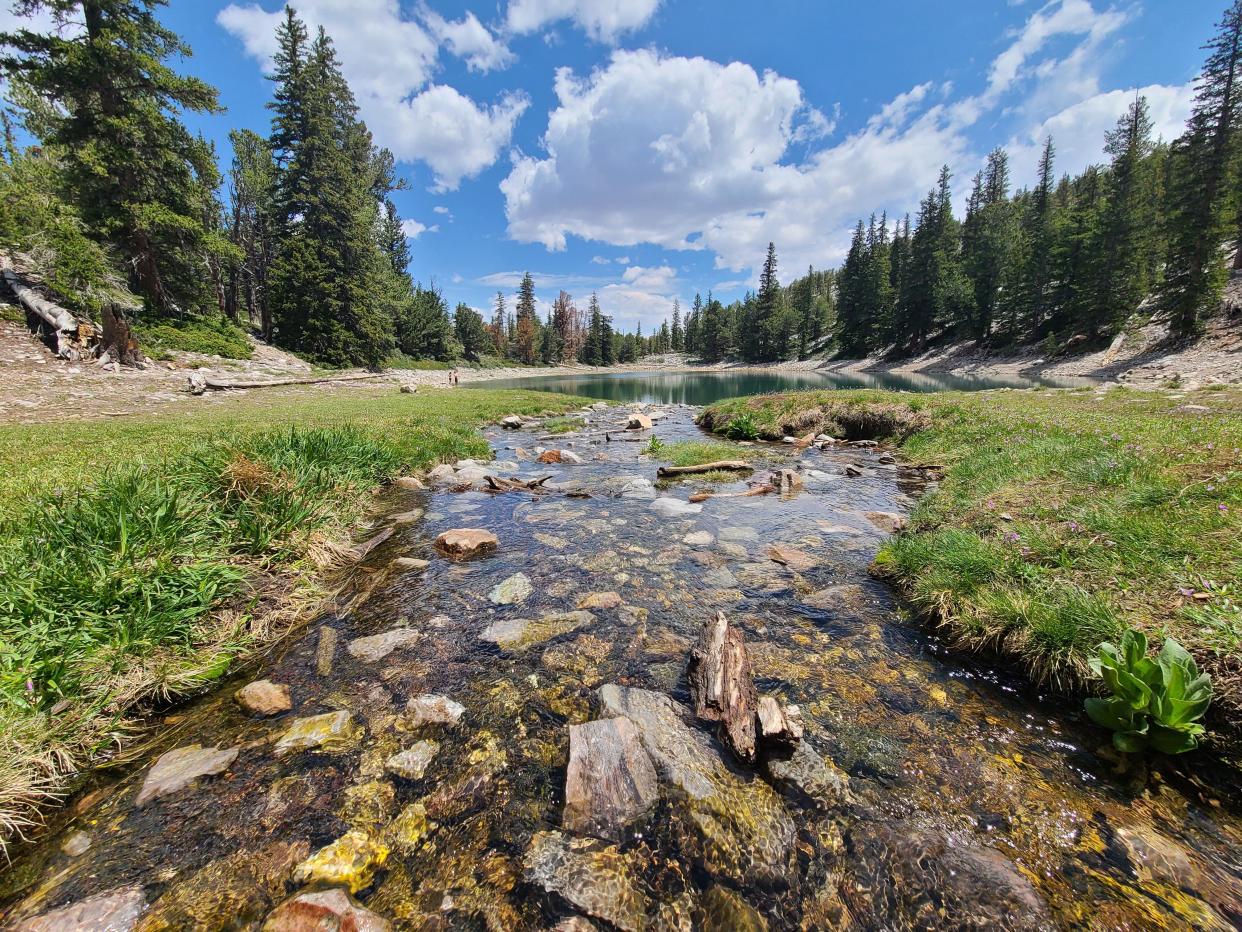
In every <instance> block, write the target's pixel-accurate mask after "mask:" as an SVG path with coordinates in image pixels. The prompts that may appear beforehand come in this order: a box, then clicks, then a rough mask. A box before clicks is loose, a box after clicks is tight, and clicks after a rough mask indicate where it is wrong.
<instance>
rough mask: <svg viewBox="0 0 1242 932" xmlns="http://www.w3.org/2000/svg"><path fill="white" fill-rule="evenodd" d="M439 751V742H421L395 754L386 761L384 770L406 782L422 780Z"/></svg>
mask: <svg viewBox="0 0 1242 932" xmlns="http://www.w3.org/2000/svg"><path fill="white" fill-rule="evenodd" d="M439 750H440V745H439V743H438V742H435V741H419V742H418V743H416V744H414V745H413V746H412V747H410V748H409V749H408V750H405V751H401V752H400V753H398V754H394V755H392V756H391V757H390V758H388V760H386V761H384V769H385V770H387V771H388V772H389V773H391V774H394V775H396V776H398V777H404V778H405V779H406V780H421V779H422V777H423V774H424V773H426V772H427V767H428V766H430V764H431V762H432V761H433V760H434V759H435V756H436V752H437V751H439Z"/></svg>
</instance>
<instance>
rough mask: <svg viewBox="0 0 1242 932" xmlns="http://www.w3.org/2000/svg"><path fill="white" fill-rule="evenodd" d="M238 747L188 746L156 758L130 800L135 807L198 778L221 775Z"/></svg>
mask: <svg viewBox="0 0 1242 932" xmlns="http://www.w3.org/2000/svg"><path fill="white" fill-rule="evenodd" d="M239 750H240V748H226V749H221V748H205V747H203V746H202V745H201V744H191V745H187V746H186V747H183V748H177V749H176V750H173V751H169V752H168V753H166V754H162V755H160V759H159V760H157V761H156V762H155V765H154V766H153V767H152V768H151V770H150V771H149V772H148V773H147V778H146V780H144V781H143V783H142V789H140V790H139V791H138V796H137V797H136V798H135V799H134V805H135V806H143V805H146V804H147V803H148V802H150V801H151V800H153V799H158V798H159V797H161V796H167V795H169V794H170V793H176V792H177V791H178V790H183V789H185V788H186V787H187V786H189V785H190V784H191V783H193V782H194V781H196V780H197V779H198V778H199V777H212V776H215V775H216V774H218V773H223V772H224V771H225V770H227V769H228V768H229V766H230V765H231V764H232V763H233V761H235V760H236V759H237V754H238V751H239Z"/></svg>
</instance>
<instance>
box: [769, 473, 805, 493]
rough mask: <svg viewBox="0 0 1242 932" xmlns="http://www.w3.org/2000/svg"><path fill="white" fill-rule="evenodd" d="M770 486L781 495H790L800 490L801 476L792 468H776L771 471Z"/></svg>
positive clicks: (801, 484)
mask: <svg viewBox="0 0 1242 932" xmlns="http://www.w3.org/2000/svg"><path fill="white" fill-rule="evenodd" d="M771 481H772V487H773V488H774V489H776V490H778V491H779V492H780V493H781V494H782V495H792V494H793V493H794V492H800V491H802V487H803V483H802V477H801V476H800V475H798V474H797V473H796V472H794V471H793V470H792V469H778V470H777V471H776V472H774V473H772V480H771Z"/></svg>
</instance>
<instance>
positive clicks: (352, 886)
mask: <svg viewBox="0 0 1242 932" xmlns="http://www.w3.org/2000/svg"><path fill="white" fill-rule="evenodd" d="M387 860H388V846H387V845H385V844H384V843H383V842H381V841H379V840H377V839H375V838H372V837H371V836H370V835H369V834H368V833H366V832H363V831H359V830H357V829H355V830H352V831H349V832H346V833H345V834H344V835H342V836H341V837H340V838H338V839H336V841H333V842H330V843H329V844H327V845H324V846H323V847H322V848H320V849H319V850H318V851H316V852H315V853H314V854H312V855H311V856H310V857H309V858H307V859H306V860H305V861H303V862H302V863H301V864H299V865H298V866H297V869H296V870H295V871H294V872H293V881H294V883H306V884H309V883H321V884H326V885H329V886H343V887H348V888H349V892H350V893H357V892H358V891H359V890H362V889H364V888H366V887H368V886H370V885H371V881H372V879H373V878H374V877H375V871H376V870H378V869H379V868H380V867H382V866H383V865H384V862H385V861H387Z"/></svg>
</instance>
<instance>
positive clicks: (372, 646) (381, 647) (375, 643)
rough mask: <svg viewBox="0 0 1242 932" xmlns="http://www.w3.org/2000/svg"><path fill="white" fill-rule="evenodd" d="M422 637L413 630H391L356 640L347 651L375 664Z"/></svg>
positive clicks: (350, 643)
mask: <svg viewBox="0 0 1242 932" xmlns="http://www.w3.org/2000/svg"><path fill="white" fill-rule="evenodd" d="M421 637H422V635H421V634H420V633H419V632H417V631H415V630H414V629H413V628H391V629H389V630H388V631H384V632H382V633H380V634H372V635H370V636H368V637H363V638H354V640H352V641H350V642H349V646H348V647H347V648H346V650H348V651H349V655H350V656H351V657H354V658H356V659H358V660H361V661H362V662H363V663H375V662H376V661H378V660H383V659H384V658H385V657H387V656H388V655H389V654H391V653H392V652H393V651H394V650H397V649H398V648H402V647H409V646H410V645H411V644H413V643H415V642H416V641H418V640H419V639H420V638H421Z"/></svg>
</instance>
